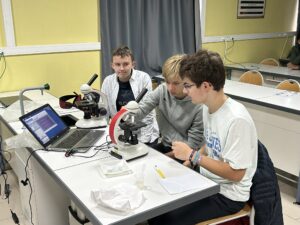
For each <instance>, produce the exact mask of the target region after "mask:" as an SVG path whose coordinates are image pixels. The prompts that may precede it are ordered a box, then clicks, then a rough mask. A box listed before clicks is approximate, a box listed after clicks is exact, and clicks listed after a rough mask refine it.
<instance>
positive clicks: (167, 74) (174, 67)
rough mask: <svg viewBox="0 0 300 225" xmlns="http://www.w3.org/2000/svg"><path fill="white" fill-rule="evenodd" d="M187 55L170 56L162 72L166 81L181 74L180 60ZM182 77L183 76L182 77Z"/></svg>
mask: <svg viewBox="0 0 300 225" xmlns="http://www.w3.org/2000/svg"><path fill="white" fill-rule="evenodd" d="M184 56H185V55H173V56H171V57H170V58H168V59H167V60H166V61H165V63H164V65H163V68H162V74H163V76H164V78H165V80H166V81H168V80H170V79H174V78H177V77H179V78H180V76H179V68H180V62H181V60H182V59H183V57H184ZM180 79H181V78H180Z"/></svg>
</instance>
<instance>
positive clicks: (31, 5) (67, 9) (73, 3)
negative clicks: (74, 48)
mask: <svg viewBox="0 0 300 225" xmlns="http://www.w3.org/2000/svg"><path fill="white" fill-rule="evenodd" d="M12 10H13V17H14V24H15V35H16V42H17V45H41V44H62V43H79V42H96V41H98V39H99V38H98V36H99V35H98V34H99V30H98V1H97V0H88V1H82V0H63V1H61V0H51V1H48V0H39V1H36V0H12Z"/></svg>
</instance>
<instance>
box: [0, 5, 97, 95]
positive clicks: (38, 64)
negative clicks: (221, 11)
mask: <svg viewBox="0 0 300 225" xmlns="http://www.w3.org/2000/svg"><path fill="white" fill-rule="evenodd" d="M98 8H99V7H98V0H88V1H82V0H64V1H61V0H51V1H46V0H40V1H36V0H12V11H13V19H14V25H15V38H16V45H17V46H23V45H27V46H33V45H50V44H70V43H85V42H99V39H100V38H99V17H98V16H99V15H98ZM6 63H7V67H6V72H5V74H4V76H3V78H2V79H1V80H0V92H4V91H15V90H20V89H23V88H26V87H31V86H40V85H42V84H44V83H45V82H48V83H49V84H50V86H51V89H50V93H52V94H54V95H55V96H60V95H65V94H71V93H72V92H73V91H76V92H78V93H79V87H80V85H81V84H82V83H85V82H87V81H88V80H89V78H90V77H91V75H93V74H94V73H97V74H100V51H86V52H73V53H52V54H36V55H21V56H6ZM1 66H3V61H1V63H0V72H1V71H2V70H1V68H2V67H1ZM93 87H94V88H97V89H99V88H100V79H99V78H98V80H96V81H95V82H94V84H93Z"/></svg>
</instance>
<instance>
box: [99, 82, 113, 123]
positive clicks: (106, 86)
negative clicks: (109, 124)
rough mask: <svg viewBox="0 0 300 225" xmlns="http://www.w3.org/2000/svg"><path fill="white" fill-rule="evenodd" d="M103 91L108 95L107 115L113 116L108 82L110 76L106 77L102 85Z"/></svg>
mask: <svg viewBox="0 0 300 225" xmlns="http://www.w3.org/2000/svg"><path fill="white" fill-rule="evenodd" d="M101 92H103V93H104V94H105V95H106V97H107V103H108V106H107V115H108V116H109V117H111V110H110V107H109V104H110V101H111V98H110V95H109V94H110V93H111V92H110V91H109V82H108V77H107V78H105V79H104V81H103V83H102V85H101Z"/></svg>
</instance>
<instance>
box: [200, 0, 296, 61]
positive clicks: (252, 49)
mask: <svg viewBox="0 0 300 225" xmlns="http://www.w3.org/2000/svg"><path fill="white" fill-rule="evenodd" d="M237 4H238V1H237V0H226V1H219V0H207V1H206V7H207V8H206V9H207V11H206V24H205V28H206V31H205V35H206V36H222V35H235V34H252V33H253V34H256V33H258V34H259V33H273V32H290V31H293V29H292V25H291V21H292V20H293V18H294V16H295V14H296V4H297V0H289V1H282V0H272V1H266V9H265V16H264V18H255V19H237ZM285 41H286V38H270V39H260V40H245V41H235V44H234V47H233V48H232V49H231V51H230V52H228V55H227V57H228V58H229V59H230V60H232V61H234V62H259V61H260V60H261V59H263V58H267V57H273V58H276V59H278V58H279V57H280V55H281V52H282V49H283V46H284V43H285ZM231 44H232V43H228V46H231ZM292 44H293V42H292V38H289V39H288V41H287V45H286V47H285V49H284V54H283V57H285V56H286V55H287V53H288V51H289V49H290V48H291V45H292ZM203 48H207V49H210V50H214V51H218V52H219V53H220V54H221V55H222V56H223V55H224V48H225V44H224V43H208V44H203Z"/></svg>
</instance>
